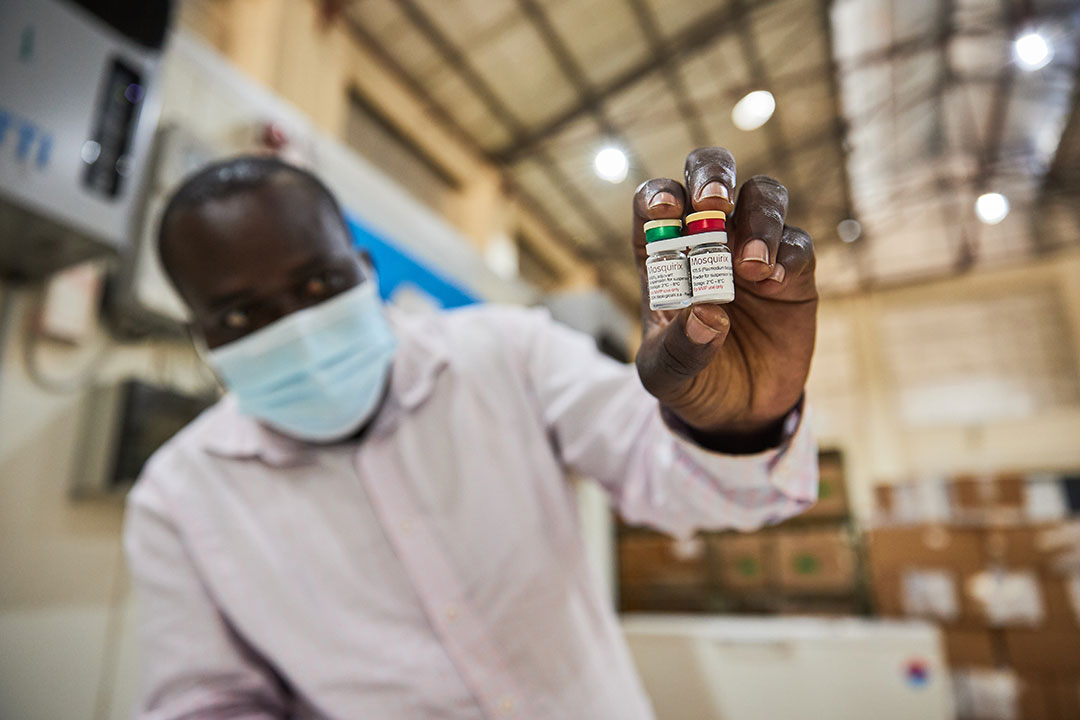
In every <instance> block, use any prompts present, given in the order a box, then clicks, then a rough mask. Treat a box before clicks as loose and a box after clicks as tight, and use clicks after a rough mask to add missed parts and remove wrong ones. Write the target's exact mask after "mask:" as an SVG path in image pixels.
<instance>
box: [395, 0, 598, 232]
mask: <svg viewBox="0 0 1080 720" xmlns="http://www.w3.org/2000/svg"><path fill="white" fill-rule="evenodd" d="M397 4H398V7H399V8H400V9H401V11H402V13H404V15H405V17H406V18H408V20H409V21H410V22H411V23H412V25H413V27H414V28H415V29H416V30H417V31H418V32H419V33H420V34H421V35H423V36H424V38H425V40H427V41H428V42H429V43H430V44H431V46H432V47H433V48H434V49H435V50H436V52H437V53H438V54H439V55H440V57H442V59H443V60H444V61H445V62H446V63H447V64H448V65H449V66H450V67H452V68H453V69H454V70H455V71H456V72H457V74H458V75H459V76H460V77H461V79H462V80H463V81H464V82H465V84H466V85H467V86H468V87H469V89H470V90H472V91H473V92H474V93H475V94H476V96H477V98H478V99H479V100H480V101H481V102H482V103H483V104H484V107H486V108H487V110H488V111H489V112H490V113H491V114H492V116H493V117H495V119H496V120H498V121H499V123H500V124H502V126H503V127H504V128H505V129H506V130H507V132H508V133H510V135H511V137H521V136H522V135H523V134H524V132H525V127H524V125H523V124H522V122H521V121H520V120H519V119H518V118H517V116H516V115H515V114H514V112H513V111H512V110H511V109H510V108H509V106H507V105H506V104H505V103H504V102H503V101H502V99H501V98H500V97H499V96H498V93H496V92H495V90H494V89H493V88H492V87H491V86H490V85H489V84H488V83H487V81H486V80H484V78H483V77H482V76H481V75H480V73H479V72H478V71H477V70H476V68H475V67H473V65H472V63H471V62H470V61H469V59H468V58H467V57H466V56H465V54H464V53H463V52H462V51H461V49H460V48H458V47H457V46H456V45H455V44H454V43H453V42H452V41H451V40H450V38H449V37H447V35H446V34H445V33H443V31H442V30H440V29H439V27H438V26H436V24H435V23H434V21H433V20H432V19H431V17H430V16H428V14H427V13H426V12H425V11H424V9H423V8H421V7H420V6H419V5H418V4H417V3H416V0H398V3H397ZM485 155H486V156H487V157H488V158H489V159H491V160H492V161H494V162H496V163H498V161H499V158H497V157H495V156H494V155H493V154H492V153H490V152H486V151H485ZM533 157H534V159H535V160H536V161H537V163H538V164H539V165H540V167H541V168H542V169H543V171H544V173H545V174H546V175H547V176H548V178H549V179H550V180H551V182H552V184H553V185H554V186H555V187H556V188H558V190H559V192H560V193H561V194H562V196H563V199H564V200H565V201H566V203H567V207H568V209H569V210H570V211H572V212H576V213H578V214H579V215H580V216H581V217H582V219H584V220H585V221H586V223H588V225H589V226H590V227H593V228H595V229H596V230H597V236H598V237H599V239H600V240H601V241H603V242H605V243H606V242H607V241H609V240H610V239H611V238H613V237H617V236H618V235H619V233H618V232H617V231H616V230H615V229H614V228H613V227H612V226H611V225H610V223H609V222H608V220H607V218H605V217H604V214H603V213H602V212H600V210H599V209H598V208H597V207H596V206H595V205H594V204H593V202H592V201H591V200H590V198H589V194H588V193H586V192H582V191H581V190H580V189H578V188H577V187H576V185H575V183H574V182H573V180H572V179H571V178H570V177H568V176H567V175H566V174H565V173H564V172H562V170H561V169H560V168H559V167H558V164H557V163H556V162H555V159H554V158H553V157H551V156H550V155H549V154H548V153H546V152H544V151H539V152H537V153H535V154H534V156H533ZM523 194H524V193H523Z"/></svg>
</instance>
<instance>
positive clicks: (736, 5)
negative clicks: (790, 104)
mask: <svg viewBox="0 0 1080 720" xmlns="http://www.w3.org/2000/svg"><path fill="white" fill-rule="evenodd" d="M728 7H729V8H730V12H729V14H730V15H731V16H732V17H734V18H736V19H735V21H734V24H735V25H736V26H737V27H738V29H739V33H738V35H737V36H736V37H737V39H738V41H739V45H740V46H741V47H742V52H743V61H744V62H745V63H746V67H747V70H748V74H749V78H748V81H749V83H748V84H749V85H750V86H751V87H754V88H759V89H769V88H771V87H772V85H770V83H769V80H770V78H769V71H768V69H767V68H766V67H765V59H764V58H763V57H762V54H761V49H760V48H759V47H758V42H757V33H756V32H755V31H754V26H753V21H752V20H751V17H750V10H751V6H750V5H749V4H748V3H747V0H728ZM779 116H780V107H779V104H778V105H777V108H776V110H775V111H774V112H773V116H772V117H771V118H770V119H769V120H768V122H766V123H765V125H764V130H765V134H766V136H767V137H768V145H769V156H770V158H771V160H772V163H771V164H772V166H773V167H775V168H777V170H778V171H780V172H783V173H785V174H786V173H789V172H791V168H792V166H793V164H794V163H793V162H792V159H791V148H790V147H789V146H788V143H787V139H786V138H785V137H784V131H783V130H782V129H781V127H780V117H779Z"/></svg>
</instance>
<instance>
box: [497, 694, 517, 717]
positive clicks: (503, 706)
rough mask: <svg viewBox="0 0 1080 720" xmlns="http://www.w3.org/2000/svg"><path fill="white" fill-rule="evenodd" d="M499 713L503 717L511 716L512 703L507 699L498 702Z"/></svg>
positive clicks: (512, 712) (512, 711)
mask: <svg viewBox="0 0 1080 720" xmlns="http://www.w3.org/2000/svg"><path fill="white" fill-rule="evenodd" d="M499 712H501V713H502V714H503V715H513V714H514V701H513V700H511V699H510V698H508V697H504V698H503V699H502V700H500V701H499Z"/></svg>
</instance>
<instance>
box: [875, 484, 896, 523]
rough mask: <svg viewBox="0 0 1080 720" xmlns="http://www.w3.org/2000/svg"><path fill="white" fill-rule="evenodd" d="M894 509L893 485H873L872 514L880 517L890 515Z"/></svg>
mask: <svg viewBox="0 0 1080 720" xmlns="http://www.w3.org/2000/svg"><path fill="white" fill-rule="evenodd" d="M895 509H896V497H895V491H894V486H892V485H875V486H874V514H875V515H878V516H881V517H891V516H892V514H893V511H894V510H895Z"/></svg>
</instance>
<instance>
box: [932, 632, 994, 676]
mask: <svg viewBox="0 0 1080 720" xmlns="http://www.w3.org/2000/svg"><path fill="white" fill-rule="evenodd" d="M999 635H1000V633H999V631H995V630H967V629H954V628H945V630H944V632H943V633H942V637H943V640H944V644H945V659H946V661H947V662H948V664H949V667H990V668H992V667H997V664H998V663H997V651H996V649H995V647H996V643H997V641H999V640H1000V637H999Z"/></svg>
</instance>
